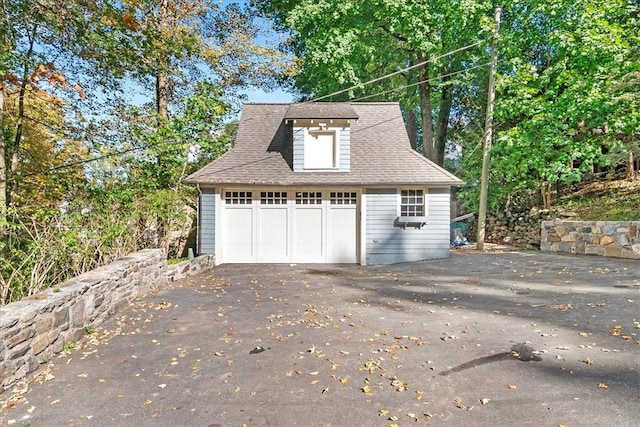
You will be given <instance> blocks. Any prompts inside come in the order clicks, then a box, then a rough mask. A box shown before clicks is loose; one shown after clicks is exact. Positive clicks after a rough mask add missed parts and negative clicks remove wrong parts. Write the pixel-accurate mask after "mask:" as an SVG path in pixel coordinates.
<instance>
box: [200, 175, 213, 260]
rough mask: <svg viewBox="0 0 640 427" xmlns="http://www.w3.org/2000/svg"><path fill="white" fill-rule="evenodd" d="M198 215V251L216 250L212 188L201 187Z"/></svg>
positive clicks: (207, 252)
mask: <svg viewBox="0 0 640 427" xmlns="http://www.w3.org/2000/svg"><path fill="white" fill-rule="evenodd" d="M199 202H200V206H199V207H200V210H199V216H198V222H199V223H198V230H200V231H199V234H198V246H199V250H198V253H200V254H214V253H215V252H216V194H215V189H213V188H203V189H202V193H201V194H200V201H199Z"/></svg>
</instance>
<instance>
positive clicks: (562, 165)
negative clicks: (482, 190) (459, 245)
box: [463, 0, 638, 208]
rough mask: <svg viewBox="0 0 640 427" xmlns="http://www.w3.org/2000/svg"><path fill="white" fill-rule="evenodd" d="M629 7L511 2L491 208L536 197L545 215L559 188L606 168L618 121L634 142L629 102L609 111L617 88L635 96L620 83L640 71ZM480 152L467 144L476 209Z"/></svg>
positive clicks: (621, 3)
mask: <svg viewBox="0 0 640 427" xmlns="http://www.w3.org/2000/svg"><path fill="white" fill-rule="evenodd" d="M630 6H631V3H630V2H628V1H627V0H614V1H611V2H606V3H602V2H596V1H593V0H584V1H580V2H574V1H570V0H561V1H560V0H559V1H554V2H547V1H543V0H536V1H529V2H520V1H515V0H514V1H509V2H506V4H505V7H504V14H503V25H502V26H501V34H500V45H499V49H500V54H499V57H500V64H499V69H498V73H499V76H498V80H497V97H496V114H495V117H496V133H497V138H496V141H495V143H494V148H493V149H494V154H493V155H492V165H491V169H492V171H493V173H492V176H491V182H490V198H491V201H492V206H493V208H495V207H497V206H498V205H499V204H501V203H504V201H505V200H507V198H509V197H511V198H513V197H514V196H516V195H517V194H518V193H520V194H525V193H528V192H530V191H533V190H535V191H540V195H541V196H542V199H543V201H544V205H546V206H547V207H548V206H549V204H550V202H551V192H552V190H553V188H554V185H556V184H561V183H571V182H575V181H578V180H580V179H581V178H582V176H583V175H584V173H585V172H589V171H591V169H592V167H593V165H594V163H596V164H597V163H598V162H601V161H602V157H601V153H602V150H603V148H605V149H606V148H607V146H609V145H610V140H611V139H612V137H613V135H612V132H611V131H610V129H611V127H612V126H613V123H626V124H627V125H628V126H627V128H626V131H625V132H627V135H633V134H634V133H635V135H637V125H633V123H634V120H633V115H634V113H633V109H630V108H626V107H625V108H626V110H625V108H622V106H623V105H626V106H627V107H629V106H630V104H628V103H622V104H618V106H619V107H620V108H618V110H617V113H616V114H614V110H613V109H612V105H613V104H612V91H613V90H614V88H616V87H618V88H619V90H621V91H622V92H624V93H627V94H628V93H629V90H630V89H629V86H627V88H626V89H624V90H623V89H621V88H620V87H619V85H618V84H619V83H620V82H621V79H622V78H623V75H624V74H625V73H628V72H630V71H631V70H633V69H637V61H634V60H633V55H632V47H633V46H634V44H637V43H635V41H637V39H638V32H637V26H636V30H635V31H634V30H632V28H631V27H632V25H631V23H632V21H633V20H634V18H633V16H632V15H633V14H632V8H631V7H630ZM635 22H636V25H637V21H635ZM622 92H621V93H622ZM618 114H619V115H618ZM635 123H637V121H636V122H635ZM634 126H636V127H634ZM618 128H619V129H620V127H618ZM632 128H633V129H632ZM474 145H475V141H473V140H468V141H467V143H466V144H465V146H466V150H464V151H465V158H464V159H463V161H464V163H465V166H466V167H465V169H466V170H465V173H466V176H465V178H466V180H467V182H468V183H469V184H470V185H469V187H468V188H467V189H468V190H469V191H470V193H467V196H466V197H465V199H466V200H467V201H469V202H471V204H473V201H474V200H476V197H475V196H474V194H475V188H474V185H475V183H476V182H477V178H476V177H477V176H478V170H479V169H478V168H479V157H478V152H477V151H475V152H474V150H473V148H474ZM470 155H472V156H470Z"/></svg>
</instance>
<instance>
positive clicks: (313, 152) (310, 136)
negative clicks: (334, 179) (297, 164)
mask: <svg viewBox="0 0 640 427" xmlns="http://www.w3.org/2000/svg"><path fill="white" fill-rule="evenodd" d="M339 141H340V137H339V131H338V130H326V127H324V129H323V128H322V127H320V129H319V130H313V129H307V130H305V133H304V169H335V168H338V167H340V150H339Z"/></svg>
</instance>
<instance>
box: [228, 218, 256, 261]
mask: <svg viewBox="0 0 640 427" xmlns="http://www.w3.org/2000/svg"><path fill="white" fill-rule="evenodd" d="M225 224H226V225H225V232H224V233H223V234H224V239H223V244H224V252H223V254H224V255H223V256H224V262H255V259H254V252H253V210H252V209H251V207H247V208H234V209H227V210H226V212H225Z"/></svg>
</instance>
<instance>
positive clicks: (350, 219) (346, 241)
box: [327, 207, 356, 263]
mask: <svg viewBox="0 0 640 427" xmlns="http://www.w3.org/2000/svg"><path fill="white" fill-rule="evenodd" d="M327 262H332V263H355V262H356V210H355V207H354V208H353V209H349V208H330V209H329V224H328V231H327Z"/></svg>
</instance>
